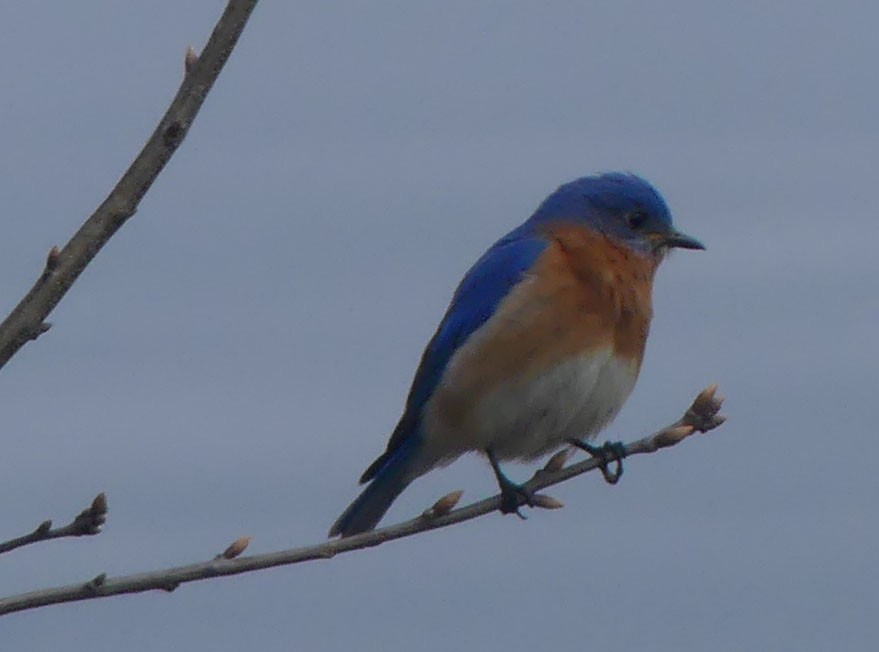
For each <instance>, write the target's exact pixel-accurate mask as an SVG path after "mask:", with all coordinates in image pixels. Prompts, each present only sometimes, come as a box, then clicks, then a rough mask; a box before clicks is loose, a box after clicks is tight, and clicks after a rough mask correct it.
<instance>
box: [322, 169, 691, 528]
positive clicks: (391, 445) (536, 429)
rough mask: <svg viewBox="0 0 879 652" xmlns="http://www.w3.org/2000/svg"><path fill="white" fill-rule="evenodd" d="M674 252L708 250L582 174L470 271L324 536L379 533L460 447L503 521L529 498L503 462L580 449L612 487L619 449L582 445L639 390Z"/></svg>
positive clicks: (645, 191)
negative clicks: (407, 494)
mask: <svg viewBox="0 0 879 652" xmlns="http://www.w3.org/2000/svg"><path fill="white" fill-rule="evenodd" d="M673 247H682V248H685V249H704V246H703V245H702V244H701V243H700V242H699V241H698V240H696V239H694V238H691V237H690V236H687V235H684V234H683V233H681V232H679V231H677V230H676V229H675V228H674V226H673V224H672V218H671V214H670V212H669V209H668V206H666V203H665V201H664V200H663V199H662V197H661V196H660V195H659V193H658V192H657V191H656V190H655V189H654V188H653V187H652V186H651V185H650V184H649V183H647V182H646V181H645V180H643V179H641V178H639V177H637V176H634V175H631V174H622V173H610V174H603V175H599V176H591V177H584V178H581V179H577V180H576V181H572V182H570V183H567V184H565V185H563V186H561V187H560V188H559V189H558V190H556V191H555V192H554V193H552V194H551V195H550V196H549V197H547V198H546V199H545V200H544V202H543V203H542V204H541V205H540V206H539V207H538V208H537V210H536V211H535V212H534V214H533V215H532V216H531V217H530V218H528V220H526V221H525V222H524V223H523V224H521V225H520V226H519V227H517V228H515V229H513V230H512V231H511V232H510V233H508V234H507V235H505V236H504V237H503V238H501V239H500V240H498V241H497V242H496V243H495V244H494V245H492V247H491V248H490V249H489V250H488V251H486V252H485V254H484V255H483V256H482V257H481V258H480V259H479V260H478V261H477V262H476V264H475V265H474V266H473V267H472V268H471V269H470V271H468V272H467V274H466V275H465V276H464V279H463V280H462V281H461V284H460V285H459V286H458V289H457V290H456V292H455V295H454V297H453V298H452V302H451V305H450V306H449V308H448V310H447V311H446V314H445V316H444V317H443V320H442V322H440V325H439V327H438V328H437V331H436V333H435V334H434V336H433V338H432V339H431V340H430V342H429V343H428V344H427V348H426V349H425V351H424V354H423V355H422V357H421V364H420V365H419V366H418V371H417V372H416V374H415V379H414V380H413V382H412V387H411V389H410V390H409V397H408V399H407V400H406V409H405V411H404V413H403V416H402V417H401V418H400V422H399V423H398V424H397V427H396V429H395V430H394V432H393V434H392V435H391V438H390V441H389V442H388V445H387V449H386V450H385V452H384V453H382V454H381V455H380V456H379V457H378V459H376V460H375V461H374V462H373V463H372V464H371V465H370V466H369V468H368V469H366V471H365V472H364V474H363V476H362V477H361V478H360V482H361V483H366V482H368V483H369V485H368V486H367V487H366V489H365V490H364V491H363V493H361V494H360V496H359V497H358V498H357V499H356V500H354V502H353V503H351V505H350V506H349V507H348V508H347V509H346V510H345V511H344V513H343V514H342V515H341V516H340V517H339V518H338V520H337V521H336V522H335V523H334V524H333V527H332V528H331V529H330V536H336V535H341V536H343V537H344V536H350V535H352V534H357V533H359V532H364V531H367V530H371V529H373V528H374V527H375V526H376V524H377V523H378V522H379V521H380V520H381V518H382V516H384V514H385V512H386V511H387V510H388V508H389V507H390V505H391V503H392V502H393V501H394V499H395V498H396V497H397V496H399V495H400V493H401V492H402V491H403V490H404V489H405V488H406V487H407V486H408V485H409V483H411V482H412V481H413V480H415V479H416V478H418V477H419V476H422V475H424V474H425V473H427V472H428V471H430V470H431V469H434V468H436V467H438V466H443V465H445V464H448V463H450V462H451V461H453V460H455V459H456V458H458V457H459V456H461V455H462V454H464V453H466V452H468V451H479V452H481V453H483V454H484V455H485V456H486V457H487V458H488V461H489V462H490V464H491V466H492V469H493V471H494V474H495V477H496V478H497V481H498V485H499V486H500V490H501V511H502V512H504V513H517V514H519V507H520V505H523V504H530V503H531V496H530V494H529V492H528V491H527V490H526V489H525V487H523V486H522V485H519V484H516V483H514V482H513V481H512V480H510V479H509V478H507V476H506V475H504V473H503V472H502V470H501V468H500V465H499V462H500V461H501V460H510V459H519V460H532V459H535V458H537V457H540V456H541V455H544V454H545V453H548V452H550V451H552V450H554V449H557V448H560V447H562V446H565V445H574V446H577V447H580V448H582V449H584V450H586V451H588V452H590V453H591V454H592V455H595V456H598V457H599V459H600V461H601V462H602V472H603V473H604V475H605V479H606V480H608V481H609V482H615V481H616V480H617V479H619V474H620V473H621V472H622V466H621V463H622V454H623V450H622V445H621V444H610V443H607V444H605V445H604V446H600V447H599V446H593V445H591V444H589V443H588V441H589V440H591V439H592V438H594V437H595V436H596V435H597V434H598V432H599V431H600V430H601V429H602V428H604V426H606V425H607V424H608V423H609V422H610V421H611V420H612V419H613V418H614V417H615V416H616V414H617V412H619V410H620V408H621V407H622V405H623V403H624V402H625V400H626V399H627V398H628V396H629V394H630V393H631V391H632V388H633V387H634V385H635V380H636V379H637V377H638V371H639V369H640V367H641V360H642V358H643V356H644V346H645V344H646V340H647V333H648V330H649V327H650V319H651V317H652V307H651V291H652V287H653V276H654V273H655V272H656V269H657V267H658V266H659V264H660V262H662V260H663V258H664V257H665V255H666V254H667V253H668V251H669V250H670V249H671V248H673ZM613 461H615V462H616V464H617V467H616V473H610V472H609V471H608V468H607V464H608V463H610V462H613ZM520 516H521V514H520Z"/></svg>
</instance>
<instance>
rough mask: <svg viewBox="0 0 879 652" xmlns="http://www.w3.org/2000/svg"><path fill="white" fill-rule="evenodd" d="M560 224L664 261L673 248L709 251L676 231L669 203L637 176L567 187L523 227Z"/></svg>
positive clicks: (612, 176)
mask: <svg viewBox="0 0 879 652" xmlns="http://www.w3.org/2000/svg"><path fill="white" fill-rule="evenodd" d="M559 222H569V223H572V224H583V225H584V226H588V227H589V228H590V229H593V230H595V231H599V232H601V233H603V234H605V235H607V236H608V237H610V238H613V239H614V240H616V241H618V242H622V243H623V244H625V245H627V246H629V247H631V248H632V249H635V250H636V251H641V252H644V253H651V254H654V255H656V256H659V257H660V258H661V257H662V256H663V255H665V253H666V252H667V251H668V250H669V249H670V248H672V247H682V248H684V249H704V248H705V247H704V245H702V243H701V242H699V241H698V240H696V239H695V238H691V237H690V236H688V235H684V234H683V233H681V232H680V231H678V230H677V229H675V227H674V224H673V223H672V219H671V213H670V212H669V210H668V206H667V205H666V203H665V200H663V198H662V196H661V195H660V194H659V193H658V192H657V191H656V189H655V188H654V187H653V186H651V185H650V184H649V183H647V182H646V181H645V180H644V179H642V178H641V177H638V176H635V175H634V174H623V173H620V172H611V173H608V174H602V175H599V176H594V177H583V178H581V179H577V180H576V181H571V182H570V183H566V184H565V185H563V186H561V187H560V188H559V189H558V190H556V191H555V192H554V193H552V194H551V195H550V196H549V197H547V198H546V199H545V200H544V201H543V203H542V204H541V205H540V206H539V207H538V209H537V210H536V211H535V212H534V215H532V216H531V218H530V219H529V220H528V221H527V222H526V223H525V225H523V226H526V227H527V228H534V227H540V226H543V225H550V224H553V223H559Z"/></svg>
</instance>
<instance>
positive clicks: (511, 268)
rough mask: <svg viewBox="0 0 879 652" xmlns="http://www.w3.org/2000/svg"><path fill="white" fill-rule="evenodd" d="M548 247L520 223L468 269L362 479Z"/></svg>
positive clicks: (412, 425)
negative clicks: (383, 442) (395, 421)
mask: <svg viewBox="0 0 879 652" xmlns="http://www.w3.org/2000/svg"><path fill="white" fill-rule="evenodd" d="M546 246H547V241H546V240H545V239H543V238H542V237H540V236H538V235H535V234H534V233H533V232H529V231H526V230H525V229H522V228H521V227H520V228H519V229H516V230H515V231H513V232H512V233H510V234H509V235H507V236H506V237H504V238H502V239H501V240H499V241H498V242H496V243H495V244H494V245H493V246H492V247H491V248H490V249H489V250H488V251H486V252H485V254H483V256H482V257H481V258H480V259H479V260H478V261H477V262H476V264H475V265H473V267H471V268H470V271H468V272H467V274H466V275H465V276H464V279H463V280H462V281H461V284H460V285H459V286H458V289H457V290H456V291H455V296H454V297H452V302H451V304H450V305H449V308H448V310H447V311H446V314H445V316H444V317H443V320H442V321H441V322H440V325H439V328H437V331H436V333H435V334H434V336H433V338H431V340H430V342H429V343H428V345H427V347H426V348H425V350H424V354H423V355H422V356H421V363H420V364H419V365H418V371H417V372H416V373H415V379H414V380H413V381H412V388H411V389H410V390H409V397H408V398H407V399H406V411H405V412H404V414H403V416H402V418H401V419H400V422H399V423H398V424H397V427H396V429H395V430H394V433H393V434H392V435H391V438H390V441H388V447H387V450H386V451H385V452H384V453H383V454H382V455H381V456H380V457H379V458H378V459H377V460H375V462H373V463H372V464H371V465H370V467H369V468H368V469H367V470H366V472H365V473H364V474H363V476H362V477H361V478H360V482H368V481H369V480H371V479H372V478H373V477H375V475H376V474H377V473H378V472H379V471H380V470H381V468H382V467H383V466H384V465H385V463H386V462H387V461H388V460H389V458H390V457H391V456H392V455H393V454H394V452H395V451H396V450H397V449H398V448H399V447H400V445H401V444H402V443H403V441H405V440H406V438H407V437H409V436H411V435H412V434H413V433H415V432H416V430H417V428H418V424H419V421H420V419H421V410H422V408H424V404H425V403H427V401H428V399H429V398H430V396H431V395H432V394H433V391H434V389H436V386H437V384H438V383H439V381H440V378H442V375H443V372H444V371H445V369H446V365H448V363H449V360H450V359H451V358H452V355H453V354H454V353H455V351H457V350H458V347H460V346H461V345H462V344H463V343H464V341H465V340H466V339H467V338H468V337H470V335H471V334H472V333H473V332H474V331H476V330H477V329H478V328H479V327H480V326H482V325H483V324H484V323H485V322H486V321H488V319H489V317H491V315H492V314H493V313H494V311H495V309H496V308H497V306H498V304H499V303H500V302H501V300H502V299H503V298H504V297H505V296H506V295H507V293H508V292H509V291H510V289H511V288H512V287H513V286H514V285H516V284H517V283H519V281H520V280H521V279H522V275H523V274H524V273H525V272H526V271H528V270H529V269H530V268H531V267H532V266H533V265H534V261H536V260H537V258H538V257H539V256H540V254H541V253H542V252H543V250H544V249H545V248H546Z"/></svg>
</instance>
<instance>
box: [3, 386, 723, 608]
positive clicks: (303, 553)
mask: <svg viewBox="0 0 879 652" xmlns="http://www.w3.org/2000/svg"><path fill="white" fill-rule="evenodd" d="M716 389H717V388H716V387H715V386H711V387H708V388H707V389H705V390H703V391H702V392H701V393H700V394H699V396H697V397H696V400H695V401H693V404H692V405H691V406H690V408H689V409H688V410H687V412H686V413H685V414H684V416H683V417H681V419H679V420H678V421H676V422H675V423H673V424H671V425H670V426H668V427H666V428H663V429H662V430H660V431H658V432H655V433H654V434H652V435H650V436H648V437H645V438H643V439H639V440H638V441H635V442H632V443H631V444H628V445H627V446H625V447H624V449H623V450H624V453H625V456H626V457H628V456H631V455H640V454H645V453H655V452H656V451H658V450H660V449H662V448H668V447H670V446H674V445H675V444H679V443H680V442H682V441H683V440H684V439H686V438H688V437H690V436H691V435H693V434H694V433H697V432H708V431H709V430H712V429H714V428H716V427H718V426H719V425H721V424H722V423H723V422H724V421H725V417H723V416H720V415H719V414H718V412H719V411H720V407H721V403H722V401H723V399H722V398H720V397H718V396H716V395H715V392H716ZM553 459H555V460H556V461H555V462H553V463H552V466H551V468H549V469H548V468H547V467H544V468H543V469H540V470H539V471H537V472H536V473H535V474H534V477H533V478H532V479H531V480H530V481H528V483H526V485H525V486H526V487H527V488H528V489H530V490H532V491H538V490H540V489H545V488H546V487H550V486H552V485H556V484H558V483H560V482H564V481H565V480H569V479H571V478H573V477H575V476H578V475H581V474H583V473H586V472H588V471H593V470H595V469H596V468H599V467H600V462H599V461H598V460H596V459H594V458H590V459H587V460H584V461H582V462H579V463H577V464H573V465H571V466H568V467H565V466H564V460H562V462H561V463H559V461H558V458H553ZM547 466H548V467H549V466H550V465H549V464H548V465H547ZM458 498H460V495H458V493H457V492H453V493H450V494H448V495H447V496H444V497H443V498H441V499H440V500H439V501H437V502H436V503H434V505H433V507H431V508H429V509H428V510H427V511H426V512H425V513H423V514H421V515H420V516H418V517H416V518H414V519H412V520H409V521H406V522H404V523H400V524H397V525H392V526H389V527H386V528H382V529H380V530H374V531H372V532H365V533H363V534H358V535H355V536H352V537H348V538H345V539H337V540H333V541H327V542H325V543H322V544H318V545H313V546H306V547H303V548H293V549H290V550H282V551H279V552H272V553H268V554H263V555H252V556H249V557H235V558H231V559H230V558H228V556H229V555H226V553H224V554H222V555H218V556H217V558H214V559H212V560H211V561H207V562H201V563H197V564H190V565H188V566H178V567H176V568H169V569H165V570H160V571H153V572H148V573H141V574H138V575H127V576H123V577H116V578H108V577H107V576H106V574H103V573H102V574H101V575H98V576H97V577H95V578H94V579H92V580H89V581H88V582H85V583H83V584H73V585H69V586H60V587H55V588H50V589H45V590H42V591H34V592H32V593H25V594H22V595H17V596H12V597H9V598H4V599H2V600H0V615H3V614H8V613H12V612H15V611H22V610H25V609H34V608H36V607H42V606H45V605H50V604H59V603H62V602H74V601H79V600H92V599H95V598H104V597H108V596H111V595H118V594H121V593H140V592H143V591H150V590H155V589H162V590H165V591H173V590H174V589H176V588H177V587H178V586H179V585H181V584H184V583H186V582H195V581H198V580H206V579H210V578H213V577H221V576H225V575H238V574H240V573H248V572H251V571H255V570H261V569H265V568H273V567H275V566H286V565H290V564H298V563H301V562H304V561H310V560H312V559H330V558H332V557H334V556H335V555H337V554H339V553H343V552H350V551H352V550H360V549H363V548H370V547H372V546H377V545H380V544H382V543H385V542H386V541H392V540H394V539H401V538H403V537H409V536H413V535H415V534H419V533H421V532H425V531H427V530H435V529H437V528H443V527H448V526H450V525H454V524H455V523H461V522H463V521H469V520H471V519H474V518H478V517H480V516H485V515H486V514H490V513H492V512H494V511H496V510H497V509H498V508H499V507H500V505H501V497H500V496H499V495H497V496H493V497H491V498H486V499H485V500H481V501H479V502H477V503H473V504H472V505H467V506H466V507H461V508H460V509H456V510H454V511H448V510H449V509H450V508H451V507H452V506H454V503H455V502H456V501H457V499H458ZM535 504H536V506H538V507H542V508H544V509H558V508H559V507H561V506H562V505H561V502H560V501H558V500H556V499H554V498H552V497H551V496H544V497H543V498H541V499H538V500H537V501H535ZM239 542H241V543H239ZM239 542H236V544H238V545H236V544H233V546H230V549H227V552H229V550H231V552H237V551H238V548H241V545H242V544H244V545H246V542H249V538H242V539H240V540H239ZM241 550H243V548H241Z"/></svg>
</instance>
